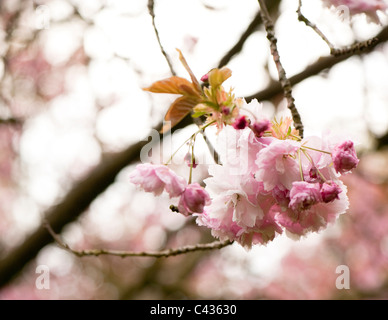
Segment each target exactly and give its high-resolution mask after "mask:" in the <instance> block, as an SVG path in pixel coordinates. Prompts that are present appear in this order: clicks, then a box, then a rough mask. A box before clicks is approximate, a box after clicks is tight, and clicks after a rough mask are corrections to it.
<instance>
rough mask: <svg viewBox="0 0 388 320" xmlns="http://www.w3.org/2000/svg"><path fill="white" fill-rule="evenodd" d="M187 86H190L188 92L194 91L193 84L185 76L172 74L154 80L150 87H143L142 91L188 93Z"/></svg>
mask: <svg viewBox="0 0 388 320" xmlns="http://www.w3.org/2000/svg"><path fill="white" fill-rule="evenodd" d="M187 88H191V90H190V94H191V93H192V92H193V91H194V89H193V84H192V83H191V82H190V81H188V80H186V79H185V78H181V77H176V76H173V77H171V78H168V79H164V80H160V81H156V82H154V83H153V84H152V85H151V86H150V87H148V88H143V90H144V91H150V92H154V93H172V94H188V92H187V91H186V90H187Z"/></svg>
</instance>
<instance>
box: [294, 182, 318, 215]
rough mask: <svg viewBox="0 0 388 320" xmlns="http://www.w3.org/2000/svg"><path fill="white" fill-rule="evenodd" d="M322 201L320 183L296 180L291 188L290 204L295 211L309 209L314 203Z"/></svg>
mask: <svg viewBox="0 0 388 320" xmlns="http://www.w3.org/2000/svg"><path fill="white" fill-rule="evenodd" d="M320 201H322V198H321V193H320V186H319V183H308V182H305V181H296V182H294V183H293V184H292V188H291V190H290V204H289V205H288V206H289V207H290V208H291V209H292V210H294V211H297V212H299V211H303V210H306V209H309V208H310V207H311V206H312V205H314V204H316V203H318V202H320Z"/></svg>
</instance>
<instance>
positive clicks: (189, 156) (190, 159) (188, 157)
mask: <svg viewBox="0 0 388 320" xmlns="http://www.w3.org/2000/svg"><path fill="white" fill-rule="evenodd" d="M184 160H185V162H186V164H187V165H188V166H189V167H191V165H193V168H194V169H195V168H196V167H197V164H196V163H195V158H194V159H192V155H191V153H190V152H187V153H186V155H185V158H184ZM192 160H193V163H191V161H192Z"/></svg>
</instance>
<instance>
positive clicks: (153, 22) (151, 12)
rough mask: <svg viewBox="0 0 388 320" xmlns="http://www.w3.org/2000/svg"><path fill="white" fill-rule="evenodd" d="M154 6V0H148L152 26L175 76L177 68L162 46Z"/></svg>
mask: <svg viewBox="0 0 388 320" xmlns="http://www.w3.org/2000/svg"><path fill="white" fill-rule="evenodd" d="M154 6H155V2H154V0H148V12H149V13H150V16H151V18H152V26H153V28H154V31H155V35H156V39H157V40H158V43H159V47H160V51H161V52H162V54H163V56H164V58H165V59H166V61H167V64H168V67H169V68H170V71H171V74H172V75H173V76H175V75H176V73H175V70H174V68H173V66H172V63H171V60H170V58H169V56H168V55H167V53H166V51H165V50H164V48H163V46H162V42H161V41H160V37H159V31H158V29H157V28H156V24H155V11H154Z"/></svg>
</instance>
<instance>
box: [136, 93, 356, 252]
mask: <svg viewBox="0 0 388 320" xmlns="http://www.w3.org/2000/svg"><path fill="white" fill-rule="evenodd" d="M234 105H235V106H238V107H235V108H234V111H235V113H236V114H235V116H234V118H233V119H234V120H233V122H231V119H229V118H228V122H230V124H224V126H223V128H222V130H219V133H218V137H217V145H216V148H217V150H218V151H219V155H220V159H221V164H214V165H210V166H209V177H208V178H206V179H205V180H204V183H205V187H201V186H200V185H199V184H198V183H186V180H185V179H184V178H182V177H179V176H178V175H177V174H176V173H174V172H173V171H172V170H171V169H169V168H168V167H167V166H165V165H153V164H149V163H145V164H140V165H138V166H137V168H136V170H135V171H134V172H133V173H132V174H131V176H130V180H131V181H132V182H133V183H135V184H136V185H138V186H139V187H141V188H142V189H144V190H145V191H147V192H153V193H154V194H155V195H159V194H161V193H162V192H163V191H165V192H167V193H168V194H169V196H170V197H179V205H178V207H177V210H176V211H179V212H180V213H182V214H183V215H185V216H188V215H193V216H195V217H196V221H197V224H198V225H200V226H206V227H208V228H210V229H211V232H212V235H213V236H214V237H217V238H219V239H220V240H227V239H229V240H232V241H237V242H238V243H240V244H241V245H242V246H244V247H246V248H250V247H251V246H252V245H255V244H265V243H267V242H268V241H271V240H273V239H274V238H275V236H276V235H277V234H281V233H283V232H284V231H286V232H287V234H289V235H293V236H295V237H300V236H303V235H306V234H307V233H309V232H316V231H319V230H321V229H324V228H326V227H327V225H328V224H329V223H333V222H334V221H335V220H336V218H337V217H338V216H339V215H340V214H342V213H344V212H345V211H346V210H347V208H348V205H349V203H348V198H347V195H346V193H347V189H346V186H345V185H344V184H343V183H342V181H341V180H340V179H339V178H340V176H341V175H342V174H346V173H348V172H350V171H351V170H352V169H353V168H355V167H356V166H357V164H358V162H359V160H358V158H357V155H356V152H355V148H354V144H353V142H352V141H350V140H338V139H337V138H335V137H331V136H330V135H327V136H324V137H307V138H304V139H301V138H300V137H299V136H298V131H296V130H295V129H294V128H293V126H292V119H290V118H285V119H282V120H280V121H278V120H273V121H269V120H268V119H266V118H265V117H264V116H263V112H262V110H261V108H262V106H261V104H259V103H258V102H257V101H256V100H253V101H252V102H250V103H249V104H247V103H246V102H245V101H244V100H239V101H238V103H236V104H234ZM236 110H237V111H236Z"/></svg>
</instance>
